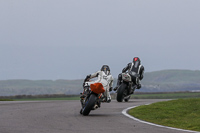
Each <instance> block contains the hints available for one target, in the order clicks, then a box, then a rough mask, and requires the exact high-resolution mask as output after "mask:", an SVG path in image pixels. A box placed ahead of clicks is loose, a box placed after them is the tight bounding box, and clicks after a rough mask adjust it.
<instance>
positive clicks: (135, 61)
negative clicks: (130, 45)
mask: <svg viewBox="0 0 200 133" xmlns="http://www.w3.org/2000/svg"><path fill="white" fill-rule="evenodd" d="M133 63H134V67H138V66H139V65H140V63H141V61H140V58H139V57H134V58H133Z"/></svg>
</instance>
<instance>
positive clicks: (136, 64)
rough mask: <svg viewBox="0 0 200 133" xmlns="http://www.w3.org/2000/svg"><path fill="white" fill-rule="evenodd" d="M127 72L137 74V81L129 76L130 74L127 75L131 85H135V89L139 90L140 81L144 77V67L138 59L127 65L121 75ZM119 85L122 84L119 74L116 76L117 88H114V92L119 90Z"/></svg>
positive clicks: (135, 58)
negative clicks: (130, 79) (131, 82)
mask: <svg viewBox="0 0 200 133" xmlns="http://www.w3.org/2000/svg"><path fill="white" fill-rule="evenodd" d="M127 70H128V72H134V73H136V74H139V80H138V78H136V77H135V76H133V75H131V73H129V74H130V75H131V78H132V81H133V83H135V84H136V85H137V89H140V88H141V84H140V80H142V79H143V77H144V76H143V74H144V66H143V65H142V64H141V61H140V58H139V57H134V58H133V62H131V63H128V65H127V66H126V67H125V68H124V69H123V70H122V73H124V72H126V71H127ZM121 83H122V74H121V73H120V74H119V75H118V81H117V86H116V87H115V88H114V91H116V90H117V89H118V88H119V86H120V85H121Z"/></svg>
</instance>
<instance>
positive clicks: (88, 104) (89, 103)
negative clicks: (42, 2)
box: [82, 94, 97, 116]
mask: <svg viewBox="0 0 200 133" xmlns="http://www.w3.org/2000/svg"><path fill="white" fill-rule="evenodd" d="M96 100H97V96H96V95H94V94H91V95H90V97H89V99H88V100H87V101H86V105H85V107H84V108H83V109H82V114H83V115H84V116H86V115H89V113H90V111H91V110H92V108H93V107H94V105H95V102H96Z"/></svg>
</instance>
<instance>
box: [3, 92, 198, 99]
mask: <svg viewBox="0 0 200 133" xmlns="http://www.w3.org/2000/svg"><path fill="white" fill-rule="evenodd" d="M111 96H112V99H113V100H114V99H116V93H113V94H111ZM198 97H200V92H174V93H155V94H152V93H143V94H141V93H136V94H133V95H132V96H131V98H132V99H179V98H198ZM11 100H14V101H34V100H80V97H79V95H73V96H68V95H65V96H59V97H58V96H57V95H55V96H54V95H50V96H45V95H44V96H42V97H41V96H39V97H37V96H26V95H25V96H11V97H6V98H5V97H2V98H1V97H0V101H11Z"/></svg>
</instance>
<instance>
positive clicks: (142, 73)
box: [139, 66, 144, 80]
mask: <svg viewBox="0 0 200 133" xmlns="http://www.w3.org/2000/svg"><path fill="white" fill-rule="evenodd" d="M139 74H140V80H142V79H143V77H144V66H141V68H140V72H139Z"/></svg>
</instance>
